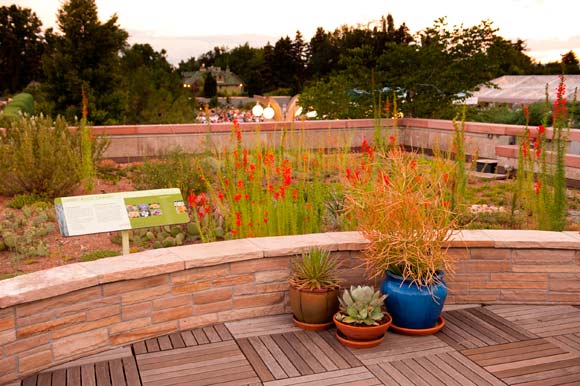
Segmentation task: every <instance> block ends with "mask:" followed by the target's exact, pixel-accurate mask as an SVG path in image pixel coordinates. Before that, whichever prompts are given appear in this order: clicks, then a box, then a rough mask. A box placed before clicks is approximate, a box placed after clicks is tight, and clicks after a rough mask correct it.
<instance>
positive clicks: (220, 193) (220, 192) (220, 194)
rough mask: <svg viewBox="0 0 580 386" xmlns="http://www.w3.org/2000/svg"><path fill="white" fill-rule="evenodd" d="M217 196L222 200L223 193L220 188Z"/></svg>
mask: <svg viewBox="0 0 580 386" xmlns="http://www.w3.org/2000/svg"><path fill="white" fill-rule="evenodd" d="M218 198H219V199H220V201H223V200H224V194H223V192H222V191H221V190H218Z"/></svg>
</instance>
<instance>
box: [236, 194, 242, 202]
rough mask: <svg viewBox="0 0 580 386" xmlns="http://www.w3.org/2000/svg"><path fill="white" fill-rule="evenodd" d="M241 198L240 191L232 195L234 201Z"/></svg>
mask: <svg viewBox="0 0 580 386" xmlns="http://www.w3.org/2000/svg"><path fill="white" fill-rule="evenodd" d="M241 199H242V195H241V194H240V193H237V194H236V195H235V196H234V201H235V202H238V201H240V200H241Z"/></svg>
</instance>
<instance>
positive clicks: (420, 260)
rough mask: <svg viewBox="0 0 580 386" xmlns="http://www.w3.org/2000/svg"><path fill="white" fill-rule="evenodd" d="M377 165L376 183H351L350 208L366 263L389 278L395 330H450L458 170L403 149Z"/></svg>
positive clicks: (372, 272)
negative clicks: (446, 314)
mask: <svg viewBox="0 0 580 386" xmlns="http://www.w3.org/2000/svg"><path fill="white" fill-rule="evenodd" d="M379 162H380V164H379V165H378V166H377V169H376V170H377V172H376V174H377V176H378V178H377V179H376V180H377V182H375V183H373V184H370V183H367V184H360V185H358V186H353V187H352V189H351V190H350V192H349V194H348V195H347V205H348V207H349V209H350V210H352V212H353V213H354V215H355V217H356V220H357V221H358V224H359V227H360V230H361V231H362V232H363V234H364V235H365V237H366V238H367V239H368V240H369V241H370V243H369V247H368V248H367V249H366V250H365V251H364V253H363V258H364V260H365V263H366V267H367V270H368V272H369V273H370V275H371V276H373V277H383V275H385V276H386V278H385V279H384V280H383V283H382V285H381V291H382V292H383V293H384V294H387V295H388V297H387V298H386V300H385V304H386V307H387V310H388V312H389V313H390V314H391V316H392V317H393V326H392V327H391V329H392V330H394V331H398V332H402V333H409V334H421V335H423V334H428V333H434V332H436V331H438V330H439V329H440V328H441V327H443V325H444V320H443V319H442V318H441V316H440V315H441V311H442V308H443V303H444V302H445V298H446V296H447V286H446V284H445V280H444V277H443V274H444V272H445V273H452V272H453V271H454V261H453V259H452V258H451V256H449V255H448V254H447V245H448V240H449V238H450V237H451V236H452V233H453V230H454V229H457V214H456V213H455V212H454V211H453V210H452V208H451V205H450V201H451V197H452V183H451V182H452V180H453V171H454V166H453V164H452V163H451V162H449V161H448V160H445V159H442V158H441V157H435V158H433V159H431V160H429V161H427V160H422V159H419V158H418V156H417V154H415V153H406V152H404V151H402V150H401V149H398V148H395V149H392V150H391V151H390V152H388V153H387V154H385V155H383V156H382V157H381V158H379ZM369 213H372V214H373V215H369Z"/></svg>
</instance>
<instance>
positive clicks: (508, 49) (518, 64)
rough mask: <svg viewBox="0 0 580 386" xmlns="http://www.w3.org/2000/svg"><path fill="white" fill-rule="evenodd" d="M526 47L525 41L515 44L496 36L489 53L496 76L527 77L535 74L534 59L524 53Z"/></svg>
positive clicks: (518, 41)
mask: <svg viewBox="0 0 580 386" xmlns="http://www.w3.org/2000/svg"><path fill="white" fill-rule="evenodd" d="M525 50H526V45H525V42H524V41H523V40H520V39H518V40H517V41H515V42H511V41H509V40H505V39H504V38H502V37H501V36H496V37H495V38H494V40H493V43H492V45H491V46H490V47H489V50H488V52H487V55H488V57H489V58H490V61H491V63H492V65H493V66H495V76H496V77H498V76H502V75H526V74H531V73H532V72H533V68H534V64H533V62H532V58H530V57H529V56H528V55H526V54H525V53H524V51H525Z"/></svg>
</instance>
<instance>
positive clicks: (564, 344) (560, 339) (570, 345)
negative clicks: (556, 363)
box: [546, 333, 580, 353]
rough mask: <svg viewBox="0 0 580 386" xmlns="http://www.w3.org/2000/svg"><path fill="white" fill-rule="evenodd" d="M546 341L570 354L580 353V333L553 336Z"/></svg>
mask: <svg viewBox="0 0 580 386" xmlns="http://www.w3.org/2000/svg"><path fill="white" fill-rule="evenodd" d="M546 340H547V341H549V342H551V343H553V344H555V345H556V346H558V347H561V348H562V349H564V350H566V351H568V352H577V353H580V333H578V334H566V335H559V336H553V337H550V338H546Z"/></svg>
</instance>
